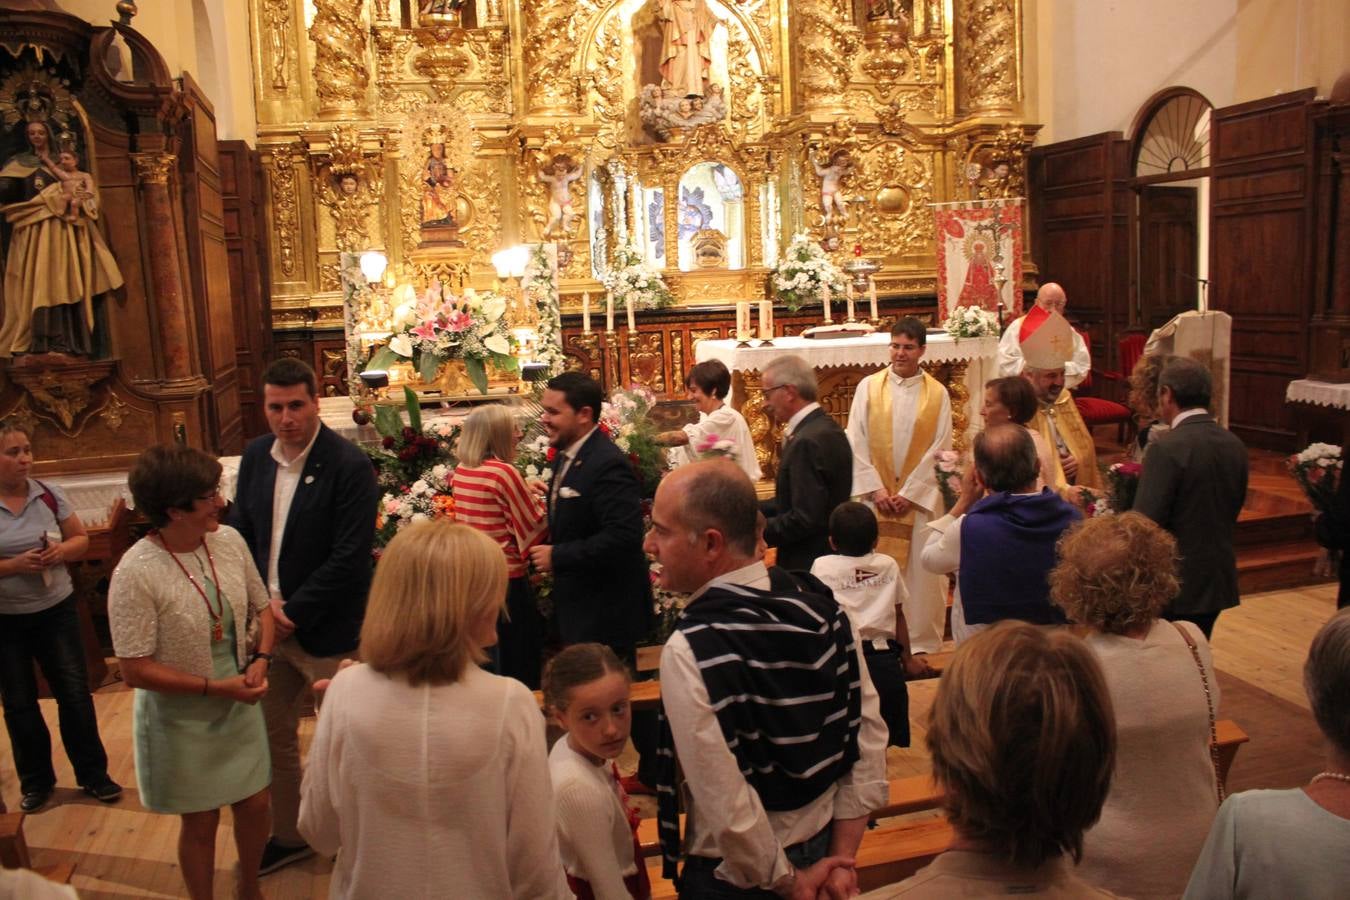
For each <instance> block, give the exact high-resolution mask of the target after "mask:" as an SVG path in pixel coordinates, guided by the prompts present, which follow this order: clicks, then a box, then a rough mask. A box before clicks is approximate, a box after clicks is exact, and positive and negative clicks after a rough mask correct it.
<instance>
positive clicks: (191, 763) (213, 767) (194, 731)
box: [108, 446, 272, 900]
mask: <svg viewBox="0 0 1350 900" xmlns="http://www.w3.org/2000/svg"><path fill="white" fill-rule="evenodd" d="M220 471H221V469H220V463H219V462H218V461H217V460H216V459H215V458H214V457H212V456H210V455H209V454H207V453H203V452H202V451H201V450H196V449H193V448H191V447H167V446H164V447H151V448H150V449H149V450H146V451H145V452H144V453H142V454H141V455H140V457H139V458H137V460H136V464H135V466H133V467H132V470H131V474H130V476H129V477H128V479H127V481H128V483H129V485H130V487H131V493H132V496H133V497H134V498H135V500H136V511H137V512H139V513H141V514H143V515H144V516H145V517H146V518H147V519H149V520H150V524H151V525H153V526H154V530H153V531H151V532H150V534H149V535H147V536H146V537H144V538H142V539H141V540H140V541H138V542H137V543H136V544H135V545H134V546H133V547H132V548H131V549H130V550H128V551H127V552H126V553H125V554H124V555H123V556H122V561H121V562H119V563H118V564H117V569H116V570H115V571H114V572H113V575H112V581H111V582H110V584H109V586H108V622H109V625H110V626H111V628H112V639H113V649H114V650H115V652H116V653H117V660H118V663H119V664H120V665H121V670H122V680H123V681H125V682H126V683H127V684H128V685H130V686H131V687H133V688H135V689H136V697H135V704H134V713H133V715H134V720H133V733H134V739H135V747H136V781H137V784H138V786H139V788H140V794H141V803H142V804H143V805H144V806H145V807H146V808H147V809H150V810H153V811H154V812H162V813H174V814H177V815H179V816H181V817H182V829H181V830H180V831H179V833H178V862H179V865H180V866H181V867H182V869H183V880H184V881H185V882H186V883H187V890H188V894H189V895H190V896H191V897H193V898H194V900H200V898H204V897H205V898H209V897H211V896H212V882H213V880H214V878H215V854H216V831H217V829H218V827H219V825H220V808H221V807H222V806H229V807H230V810H231V812H232V813H233V815H234V838H235V843H236V845H237V847H238V850H239V884H238V888H237V894H238V896H240V897H244V898H249V900H259V898H261V897H262V894H261V893H260V892H259V890H258V865H259V863H260V862H261V860H262V851H263V845H264V844H265V843H266V842H267V834H268V831H270V830H271V817H270V814H271V801H270V794H269V791H268V786H269V785H270V784H271V783H272V766H271V760H270V757H269V754H268V748H267V728H266V726H265V725H264V723H263V714H262V709H261V708H260V707H258V706H257V705H256V704H257V702H258V701H259V700H260V699H262V696H263V694H264V693H266V692H267V671H268V668H269V667H270V665H271V660H272V657H271V655H270V651H271V648H272V613H271V611H270V607H269V605H268V600H267V588H266V587H264V586H263V583H262V578H261V577H260V576H259V575H258V568H257V566H256V565H254V562H253V557H252V556H251V555H250V554H249V551H248V545H247V544H245V543H244V539H243V538H242V537H240V535H239V532H237V531H235V530H234V529H233V528H230V527H228V526H225V525H221V524H220V512H221V509H222V508H223V507H224V505H225V503H224V501H223V500H222V499H221V496H220V490H219V484H220ZM251 622H256V623H257V625H258V627H257V632H258V634H257V637H256V646H255V647H253V648H252V650H251V651H250V647H249V641H248V634H249V624H250V623H251Z"/></svg>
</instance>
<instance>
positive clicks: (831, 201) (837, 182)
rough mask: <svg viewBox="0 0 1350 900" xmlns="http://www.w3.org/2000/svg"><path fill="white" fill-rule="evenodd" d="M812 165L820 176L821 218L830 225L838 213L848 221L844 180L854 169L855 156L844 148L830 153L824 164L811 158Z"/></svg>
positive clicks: (842, 218) (844, 220)
mask: <svg viewBox="0 0 1350 900" xmlns="http://www.w3.org/2000/svg"><path fill="white" fill-rule="evenodd" d="M811 165H812V167H813V168H814V169H815V170H816V174H817V175H818V176H820V212H821V215H822V216H823V219H822V220H821V221H822V222H823V223H824V224H826V225H828V224H829V223H830V222H832V221H834V217H835V214H836V213H838V216H839V219H840V221H843V222H847V221H848V200H847V198H846V196H845V194H844V181H845V179H847V178H848V176H849V174H850V173H851V172H852V171H853V158H852V157H851V156H850V155H849V152H848V151H847V150H844V149H839V150H835V151H834V152H833V153H831V154H830V156H829V159H828V160H827V161H826V164H825V165H824V166H822V165H821V164H820V163H819V162H818V161H817V160H815V159H812V160H811Z"/></svg>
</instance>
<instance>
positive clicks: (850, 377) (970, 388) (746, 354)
mask: <svg viewBox="0 0 1350 900" xmlns="http://www.w3.org/2000/svg"><path fill="white" fill-rule="evenodd" d="M890 342H891V336H890V333H889V332H886V331H879V332H876V333H874V334H870V335H866V336H865V337H856V338H841V339H837V340H814V339H811V338H803V337H779V338H774V340H773V344H772V346H768V347H760V346H751V347H738V346H737V342H736V341H733V340H718V341H699V342H698V343H697V344H695V345H694V358H695V359H696V360H697V361H698V362H705V361H707V360H710V359H717V360H721V362H722V363H723V365H725V366H726V367H727V369H728V370H730V372H731V396H730V397H729V398H728V400H727V402H728V403H730V404H731V406H732V407H733V408H734V409H737V410H739V411H740V413H741V415H743V416H745V421H746V423H747V424H748V425H749V426H750V434H751V436H752V437H753V438H754V441H755V451H756V455H757V456H758V457H759V464H760V468H762V469H763V470H764V477H765V478H772V477H773V476H774V472H775V471H776V469H777V457H778V447H779V443H780V436H781V431H782V426H781V425H779V424H777V423H774V422H772V421H771V419H770V417H769V415H768V414H767V413H766V412H765V410H764V394H763V392H762V391H761V390H760V373H762V372H763V371H764V368H765V367H766V366H767V365H768V364H769V363H770V362H772V361H773V360H775V359H779V358H781V357H784V356H789V355H793V356H800V357H802V358H803V359H805V360H806V361H807V362H809V363H810V364H811V365H812V366H813V367H814V368H815V370H816V376H817V378H818V379H819V380H820V396H819V398H818V399H819V402H820V405H821V406H822V407H823V408H824V409H825V411H826V412H827V413H829V414H830V415H831V416H833V417H834V420H835V421H836V422H838V423H839V425H840V427H841V428H842V427H846V426H847V425H848V411H849V407H850V405H851V404H852V403H853V392H854V391H855V390H857V387H858V383H859V382H860V381H862V380H863V379H864V378H866V377H867V376H868V375H870V374H871V373H873V372H875V371H876V370H878V369H880V368H881V367H883V366H886V365H888V364H889V363H890V352H889V345H890ZM755 343H757V342H755ZM997 352H998V338H997V337H983V338H953V337H952V336H951V335H949V334H947V333H945V332H943V333H940V334H929V335H928V344H927V349H926V350H925V352H924V356H923V363H922V366H923V368H924V370H925V371H927V372H928V374H930V375H932V376H933V377H934V378H936V379H937V380H938V381H940V382H942V383H943V384H944V385H946V387H947V392H948V393H949V394H950V395H951V401H952V445H953V448H954V449H956V450H957V451H961V452H964V451H965V449H966V448H967V447H968V446H969V440H970V437H971V435H973V434H975V432H977V431H979V430H980V428H981V427H982V426H983V418H982V417H981V416H980V407H981V406H982V405H983V400H984V383H985V382H986V381H988V380H989V379H991V378H995V377H997V374H998V366H997V361H996V359H995V357H996V355H997Z"/></svg>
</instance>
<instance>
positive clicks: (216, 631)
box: [155, 531, 225, 641]
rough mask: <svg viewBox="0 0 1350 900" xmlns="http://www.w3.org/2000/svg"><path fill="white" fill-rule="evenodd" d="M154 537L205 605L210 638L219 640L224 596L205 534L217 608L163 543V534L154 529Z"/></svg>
mask: <svg viewBox="0 0 1350 900" xmlns="http://www.w3.org/2000/svg"><path fill="white" fill-rule="evenodd" d="M155 537H157V538H159V545H160V546H161V547H163V548H164V550H165V552H166V553H168V554H169V557H170V558H171V559H172V560H173V561H174V562H175V563H177V564H178V571H180V572H182V573H183V577H184V578H186V579H187V580H188V583H189V584H191V585H192V586H193V587H194V588H195V589H196V591H197V593H198V594H199V595H200V596H201V598H202V603H203V604H204V605H205V606H206V614H207V615H208V616H210V617H211V640H213V641H219V640H222V639H224V637H225V627H224V625H223V624H222V623H221V616H223V615H224V614H225V597H224V596H223V595H222V594H221V593H220V576H218V575H216V560H215V557H213V556H212V555H211V548H210V546H208V545H207V543H206V536H205V535H203V536H202V547H203V548H204V549H205V550H206V561H207V562H208V563H210V564H211V583H212V584H214V585H215V586H216V602H217V604H218V608H217V609H212V608H211V598H210V596H209V595H208V594H207V593H206V589H205V588H203V587H202V586H201V585H200V584H198V583H197V579H195V578H193V577H192V573H191V572H189V571H188V570H187V566H185V565H183V563H182V561H181V560H179V558H178V554H177V553H174V552H173V551H172V550H170V549H169V545H168V544H166V543H164V535H162V534H160V533H159V532H158V531H156V532H155ZM192 553H193V556H196V554H197V551H195V550H194V551H192ZM200 564H201V561H200V560H198V565H200ZM205 574H206V573H205V572H203V573H202V575H203V576H205Z"/></svg>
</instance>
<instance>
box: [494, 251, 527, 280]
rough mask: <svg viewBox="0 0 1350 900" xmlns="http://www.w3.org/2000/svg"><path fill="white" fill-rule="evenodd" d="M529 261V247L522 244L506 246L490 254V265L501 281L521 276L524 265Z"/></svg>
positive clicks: (522, 275) (523, 274)
mask: <svg viewBox="0 0 1350 900" xmlns="http://www.w3.org/2000/svg"><path fill="white" fill-rule="evenodd" d="M529 262H530V248H529V247H526V246H525V245H524V244H517V245H516V246H514V247H506V248H504V249H502V250H498V251H497V252H496V253H494V254H492V267H493V268H494V269H496V270H497V277H498V278H500V279H501V280H502V281H505V280H506V279H508V278H523V277H524V276H525V267H526V266H527V265H529Z"/></svg>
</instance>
